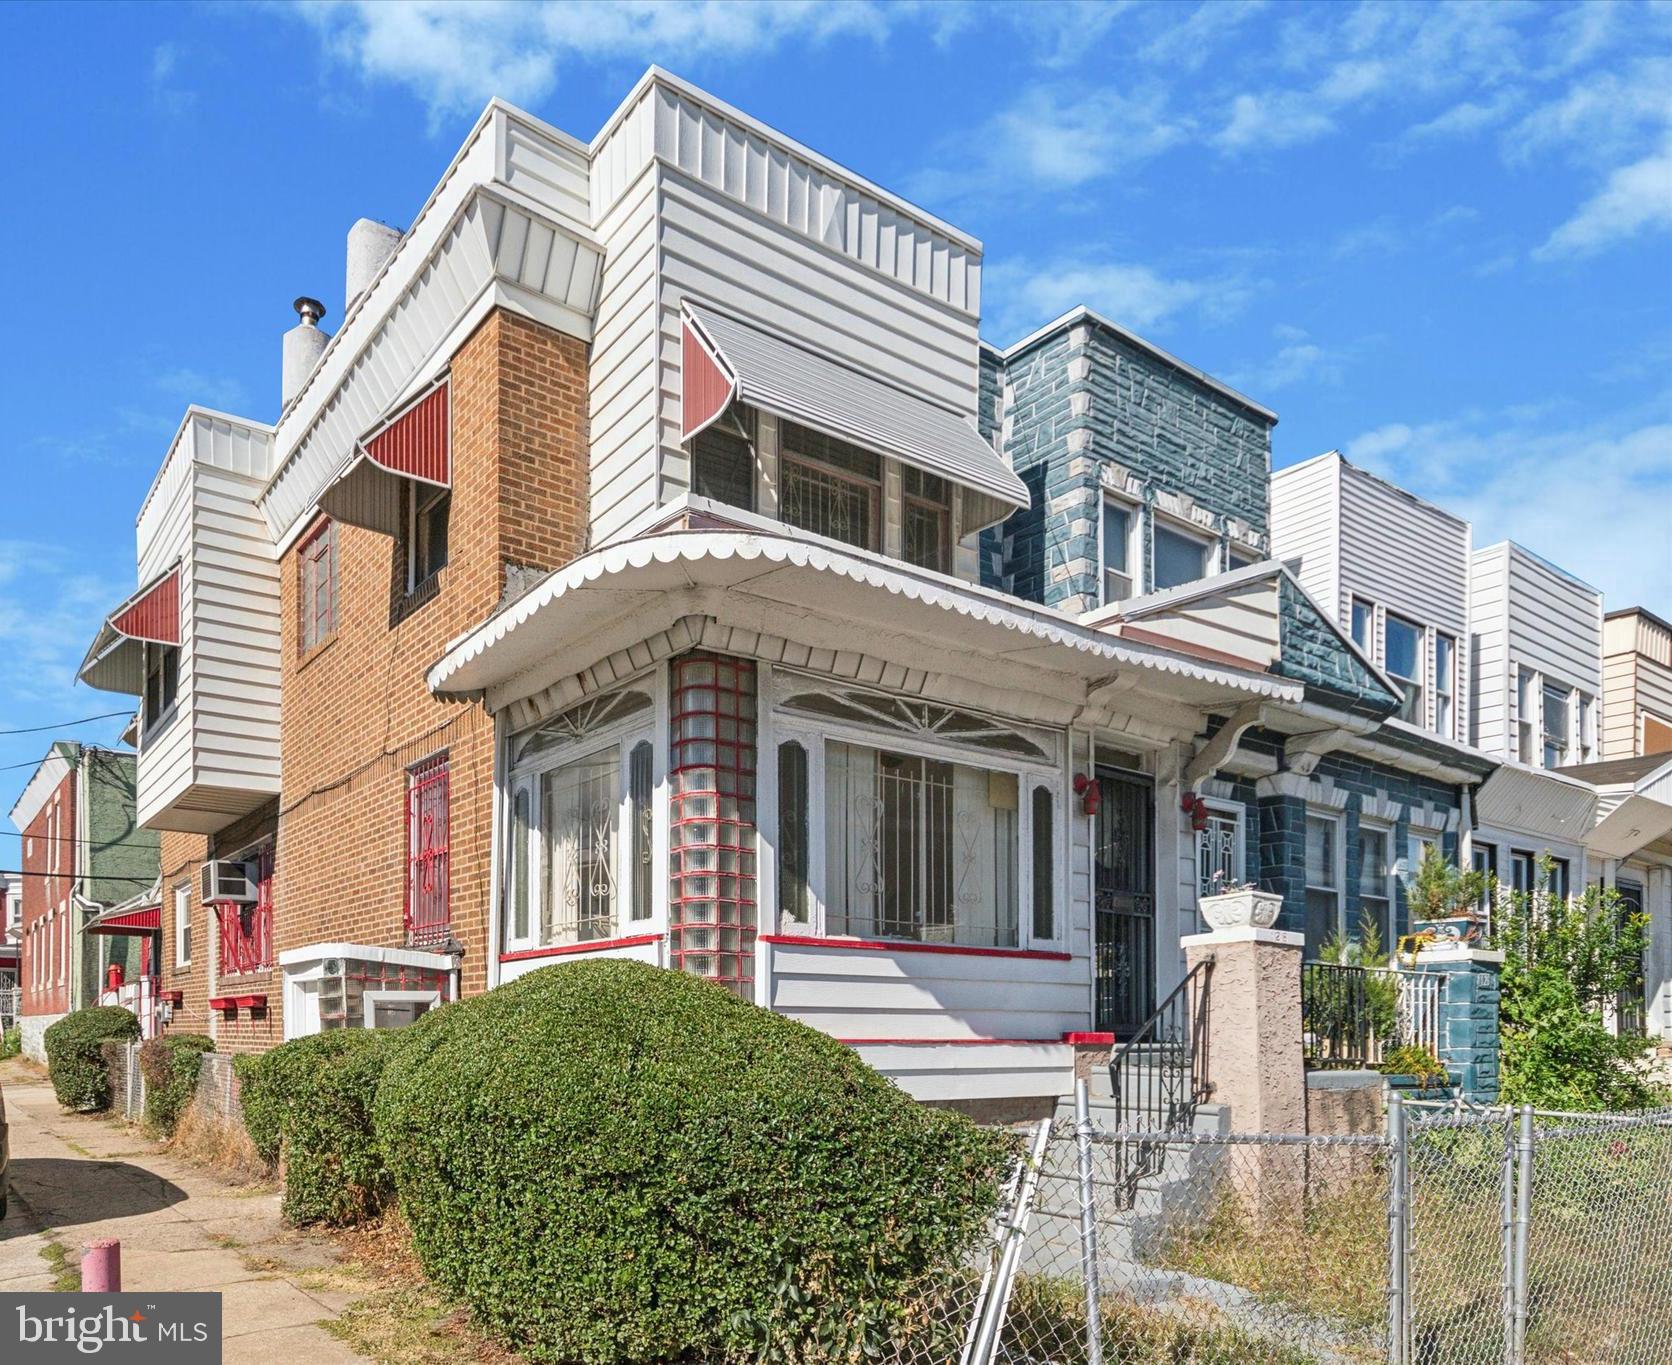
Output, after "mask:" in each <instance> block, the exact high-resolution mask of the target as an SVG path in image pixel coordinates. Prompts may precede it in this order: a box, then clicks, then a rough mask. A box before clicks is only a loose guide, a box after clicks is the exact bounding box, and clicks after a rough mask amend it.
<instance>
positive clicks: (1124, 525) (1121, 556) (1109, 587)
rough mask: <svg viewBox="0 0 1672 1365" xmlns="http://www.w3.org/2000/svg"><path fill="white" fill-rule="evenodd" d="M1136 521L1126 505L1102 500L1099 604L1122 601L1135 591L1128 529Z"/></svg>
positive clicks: (1112, 500) (1130, 536)
mask: <svg viewBox="0 0 1672 1365" xmlns="http://www.w3.org/2000/svg"><path fill="white" fill-rule="evenodd" d="M1135 521H1136V518H1135V517H1134V516H1133V511H1132V508H1131V507H1130V506H1128V505H1127V504H1126V503H1124V502H1116V501H1115V500H1114V499H1113V498H1104V499H1103V603H1104V605H1105V606H1107V605H1108V604H1109V603H1111V602H1124V601H1125V600H1126V599H1127V598H1128V597H1131V596H1132V595H1133V593H1134V591H1135V589H1136V586H1137V585H1136V584H1135V583H1134V581H1133V576H1132V561H1133V554H1132V527H1133V525H1134V523H1135Z"/></svg>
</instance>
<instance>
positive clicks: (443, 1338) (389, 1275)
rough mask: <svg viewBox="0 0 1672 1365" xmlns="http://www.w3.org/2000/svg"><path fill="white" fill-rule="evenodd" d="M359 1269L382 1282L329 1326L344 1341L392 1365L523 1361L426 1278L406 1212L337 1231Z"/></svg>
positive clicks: (338, 1240) (339, 1243)
mask: <svg viewBox="0 0 1672 1365" xmlns="http://www.w3.org/2000/svg"><path fill="white" fill-rule="evenodd" d="M330 1236H331V1239H332V1240H333V1241H334V1242H335V1243H336V1244H337V1246H338V1247H339V1248H340V1250H341V1251H342V1254H343V1256H344V1258H345V1260H346V1262H347V1265H348V1266H349V1267H351V1268H352V1270H353V1271H354V1272H356V1273H357V1275H359V1276H361V1277H363V1278H364V1279H365V1280H367V1281H370V1282H371V1283H372V1284H374V1285H375V1286H376V1288H374V1289H372V1290H371V1291H370V1292H369V1293H367V1294H366V1295H365V1296H364V1297H363V1298H360V1299H358V1300H357V1301H356V1302H354V1303H353V1304H351V1305H349V1307H348V1308H347V1309H345V1310H344V1312H343V1313H342V1316H341V1317H339V1318H337V1319H336V1320H335V1321H333V1322H327V1323H324V1324H322V1325H323V1326H324V1328H325V1330H326V1331H328V1332H330V1333H331V1335H332V1336H334V1337H336V1338H337V1339H338V1340H339V1341H341V1342H343V1343H344V1344H345V1345H347V1346H349V1347H352V1348H353V1349H354V1350H356V1351H358V1352H360V1353H361V1354H362V1355H366V1356H370V1357H371V1358H372V1359H373V1360H376V1361H379V1362H386V1363H387V1365H457V1362H458V1361H460V1360H473V1361H477V1362H479V1365H519V1362H521V1361H522V1360H523V1357H522V1356H520V1355H518V1354H517V1353H516V1352H515V1351H511V1350H509V1349H507V1348H506V1347H504V1346H502V1345H500V1344H499V1343H498V1342H495V1341H492V1340H490V1339H489V1338H488V1337H486V1336H484V1335H483V1334H482V1332H481V1331H480V1330H479V1329H478V1328H477V1327H476V1325H475V1324H474V1323H473V1322H472V1321H471V1318H470V1313H469V1311H468V1310H467V1309H464V1308H461V1307H459V1306H458V1305H456V1304H454V1303H451V1302H450V1301H449V1300H448V1299H447V1298H446V1297H445V1296H444V1295H443V1294H442V1293H441V1291H440V1290H438V1289H437V1288H436V1287H435V1286H434V1285H432V1284H431V1283H430V1282H429V1281H428V1280H427V1279H425V1278H424V1271H423V1268H422V1267H421V1266H420V1265H419V1264H418V1257H417V1254H416V1253H415V1252H414V1251H413V1248H412V1233H411V1230H410V1229H409V1228H408V1227H407V1225H406V1220H405V1219H403V1218H402V1217H401V1215H400V1212H399V1210H394V1211H392V1212H390V1213H388V1214H385V1215H384V1216H383V1217H382V1218H380V1219H378V1220H377V1221H376V1222H373V1223H368V1224H365V1225H363V1226H361V1227H358V1228H344V1229H341V1230H338V1231H335V1232H332V1233H331V1234H330Z"/></svg>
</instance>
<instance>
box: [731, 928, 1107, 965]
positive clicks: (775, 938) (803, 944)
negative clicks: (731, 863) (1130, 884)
mask: <svg viewBox="0 0 1672 1365" xmlns="http://www.w3.org/2000/svg"><path fill="white" fill-rule="evenodd" d="M760 941H761V942H762V943H782V944H787V945H789V946H790V947H793V948H861V949H864V950H865V951H866V952H878V953H946V954H948V955H950V956H954V957H1006V958H1020V959H1022V960H1024V961H1034V962H1072V961H1073V960H1074V955H1073V954H1072V953H1051V952H1046V951H1044V950H1043V949H1040V948H974V947H967V946H965V945H964V944H961V943H918V942H916V941H915V940H913V939H907V938H902V939H894V938H835V937H825V936H820V935H816V934H762V935H761V936H760Z"/></svg>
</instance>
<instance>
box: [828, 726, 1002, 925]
mask: <svg viewBox="0 0 1672 1365" xmlns="http://www.w3.org/2000/svg"><path fill="white" fill-rule="evenodd" d="M1017 789H1018V782H1017V778H1016V775H1015V774H1014V773H1006V772H995V771H991V770H989V769H985V768H976V767H972V766H970V765H967V764H963V763H952V762H948V761H946V760H944V759H933V758H923V757H920V756H918V755H914V754H904V753H894V752H891V751H888V750H885V749H872V748H868V747H865V746H862V745H858V744H848V743H843V742H840V741H835V740H832V741H830V742H829V743H828V744H827V746H826V749H825V810H824V815H825V859H826V878H825V882H826V900H827V903H828V914H829V928H830V931H831V932H833V933H838V934H856V935H858V936H860V937H861V938H904V939H921V940H929V941H933V942H937V943H959V944H968V945H972V946H981V947H1000V948H1013V947H1015V946H1016V943H1017V927H1018V926H1017V912H1018V904H1017V903H1018V894H1017V843H1018V814H1019V812H1018V809H1017V807H1018V801H1017V795H1018V790H1017Z"/></svg>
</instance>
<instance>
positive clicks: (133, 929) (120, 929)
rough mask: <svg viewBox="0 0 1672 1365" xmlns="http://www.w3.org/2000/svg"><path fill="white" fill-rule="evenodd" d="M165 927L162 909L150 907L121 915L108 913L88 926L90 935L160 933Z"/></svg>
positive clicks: (127, 911)
mask: <svg viewBox="0 0 1672 1365" xmlns="http://www.w3.org/2000/svg"><path fill="white" fill-rule="evenodd" d="M162 927H163V912H162V907H161V906H157V905H148V906H145V907H143V908H142V909H139V910H125V911H123V912H122V913H121V914H111V913H109V912H106V913H105V914H103V915H100V916H99V917H98V918H97V919H95V920H92V921H90V922H89V923H88V925H87V932H88V933H90V934H149V933H160V932H161V930H162Z"/></svg>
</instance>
